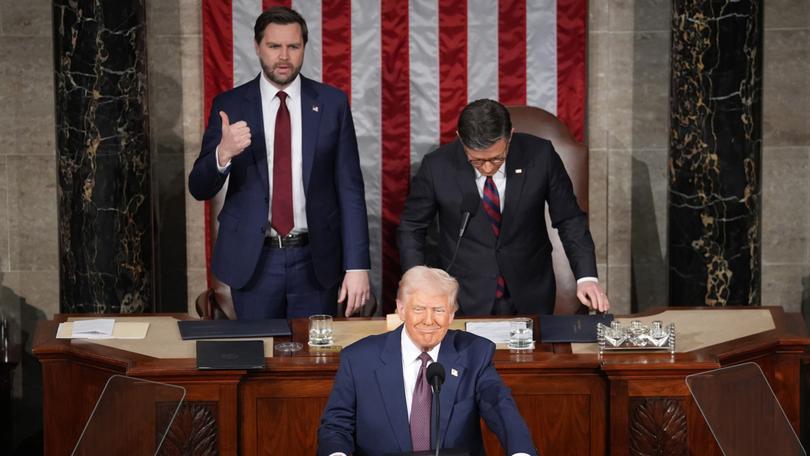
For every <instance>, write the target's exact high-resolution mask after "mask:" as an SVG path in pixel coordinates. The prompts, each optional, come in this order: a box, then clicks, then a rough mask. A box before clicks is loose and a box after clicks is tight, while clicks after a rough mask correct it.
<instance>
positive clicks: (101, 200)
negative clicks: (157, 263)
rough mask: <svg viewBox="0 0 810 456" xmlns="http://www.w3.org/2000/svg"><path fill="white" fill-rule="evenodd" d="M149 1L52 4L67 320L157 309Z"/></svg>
mask: <svg viewBox="0 0 810 456" xmlns="http://www.w3.org/2000/svg"><path fill="white" fill-rule="evenodd" d="M145 20H146V13H145V7H144V2H143V0H104V1H102V0H96V1H93V0H55V1H54V2H53V29H54V72H55V91H56V149H57V150H56V153H57V176H58V189H57V192H58V212H59V250H60V257H59V260H60V261H59V269H60V300H61V302H60V310H61V311H62V312H122V313H132V312H142V311H145V310H151V306H152V297H153V292H152V284H153V283H154V281H153V280H152V278H151V274H152V271H153V267H152V258H153V254H152V228H151V227H152V221H151V208H150V206H151V204H150V202H151V193H150V174H149V164H150V160H149V147H148V145H149V142H148V139H147V138H148V119H147V114H148V113H147V89H146V88H147V83H146V40H145Z"/></svg>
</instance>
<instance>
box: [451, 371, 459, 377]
mask: <svg viewBox="0 0 810 456" xmlns="http://www.w3.org/2000/svg"><path fill="white" fill-rule="evenodd" d="M450 375H452V376H453V377H458V371H457V370H455V369H450Z"/></svg>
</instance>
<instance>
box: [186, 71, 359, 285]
mask: <svg viewBox="0 0 810 456" xmlns="http://www.w3.org/2000/svg"><path fill="white" fill-rule="evenodd" d="M259 77H261V75H260V76H259ZM259 77H257V78H256V79H254V80H252V81H250V82H248V83H246V84H244V85H241V86H239V87H236V88H234V89H232V90H229V91H227V92H223V93H221V94H219V95H217V97H216V98H214V101H213V104H212V106H211V114H210V116H209V119H208V127H207V128H206V130H205V134H204V135H203V140H202V150H201V151H200V156H199V157H198V158H197V161H195V162H194V167H193V168H192V170H191V174H190V175H189V178H188V187H189V191H190V192H191V194H192V196H194V198H196V199H198V200H206V199H210V198H212V197H214V196H215V195H216V194H217V192H219V190H220V189H221V188H222V185H223V184H224V183H225V178H226V177H228V175H229V176H230V180H229V181H228V191H227V195H226V197H225V203H224V206H223V207H222V210H221V211H220V213H219V216H218V220H219V234H218V236H217V240H216V244H215V246H214V255H213V260H212V270H213V273H214V275H216V276H217V277H218V278H219V279H220V280H222V281H223V282H225V283H227V284H228V285H230V286H231V287H233V288H237V289H238V288H242V287H243V286H244V285H245V284H246V283H247V282H248V280H250V277H251V276H252V275H253V271H254V270H255V269H256V265H257V263H258V260H259V254H260V253H261V251H262V246H263V243H264V238H265V231H266V230H267V229H269V227H268V224H267V220H268V216H269V211H270V206H269V202H270V199H269V196H270V191H269V181H268V170H267V148H266V146H265V135H264V122H263V121H262V101H261V94H260V91H259ZM219 111H224V112H225V113H227V114H228V118H229V119H230V122H231V123H232V124H233V123H236V122H238V121H240V120H244V121H245V122H247V124H248V126H249V127H250V132H251V144H250V146H248V148H247V149H245V150H244V151H243V152H242V153H241V154H239V155H237V156H236V157H234V158H233V159H232V161H231V166H230V168H229V169H228V171H227V173H226V174H221V173H219V171H218V169H217V163H216V153H215V151H216V148H217V145H218V144H219V142H220V139H221V137H222V121H221V120H220V117H219ZM301 119H302V162H303V163H302V167H303V172H302V175H303V179H304V193H305V195H306V213H307V225H308V229H309V240H310V246H311V247H310V248H311V251H312V260H313V265H314V267H315V275H316V277H317V279H318V282H319V283H320V284H321V285H322V286H323V287H325V288H328V287H331V286H333V285H335V284H336V283H337V282H338V280H339V279H340V278H341V276H342V274H343V271H345V270H347V269H370V267H371V264H370V260H369V252H368V220H367V216H366V201H365V193H364V188H363V175H362V173H361V171H360V159H359V156H358V151H357V138H356V137H355V132H354V122H353V121H352V114H351V110H350V109H349V102H348V99H347V97H346V95H345V94H344V93H343V92H341V91H340V90H338V89H336V88H334V87H330V86H328V85H325V84H321V83H318V82H315V81H312V80H310V79H307V78H305V77H303V76H301Z"/></svg>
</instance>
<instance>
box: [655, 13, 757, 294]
mask: <svg viewBox="0 0 810 456" xmlns="http://www.w3.org/2000/svg"><path fill="white" fill-rule="evenodd" d="M672 8H673V16H672V63H671V65H672V77H671V99H670V104H671V110H670V112H671V116H672V117H671V124H670V126H671V131H670V152H669V271H670V275H669V277H670V278H669V283H670V290H669V300H670V304H671V305H680V306H701V305H707V306H726V305H743V306H750V305H759V304H760V271H761V258H760V257H761V255H760V250H761V245H760V232H761V220H760V218H761V169H762V164H761V147H762V33H763V25H762V0H738V1H732V0H673V2H672Z"/></svg>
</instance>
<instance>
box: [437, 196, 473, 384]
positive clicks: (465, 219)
mask: <svg viewBox="0 0 810 456" xmlns="http://www.w3.org/2000/svg"><path fill="white" fill-rule="evenodd" d="M479 206H481V197H480V196H478V193H467V194H466V195H464V198H462V200H461V226H460V227H459V229H458V239H457V240H456V248H455V249H454V250H453V259H452V260H450V264H449V265H448V266H447V268H446V269H445V271H447V272H448V273H449V272H450V268H452V267H453V264H455V262H456V255H458V247H459V245H461V237H462V236H464V232H465V231H467V225H469V223H470V219H471V218H473V217H475V214H476V213H477V212H478V207H479ZM442 380H444V376H442Z"/></svg>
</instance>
